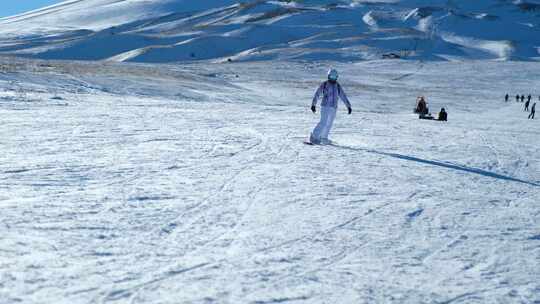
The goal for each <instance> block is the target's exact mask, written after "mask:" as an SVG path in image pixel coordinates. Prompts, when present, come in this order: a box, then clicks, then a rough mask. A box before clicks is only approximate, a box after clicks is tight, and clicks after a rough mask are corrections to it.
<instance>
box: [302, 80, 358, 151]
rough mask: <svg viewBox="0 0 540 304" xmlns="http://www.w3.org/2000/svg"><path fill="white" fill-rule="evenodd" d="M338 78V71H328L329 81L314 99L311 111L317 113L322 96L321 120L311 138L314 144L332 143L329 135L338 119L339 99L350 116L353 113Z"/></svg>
mask: <svg viewBox="0 0 540 304" xmlns="http://www.w3.org/2000/svg"><path fill="white" fill-rule="evenodd" d="M338 77H339V75H338V72H337V70H335V69H331V70H330V71H328V80H327V81H325V82H323V83H322V84H321V85H320V86H319V88H318V89H317V92H315V96H314V97H313V101H312V103H311V111H312V112H313V113H316V112H317V101H318V100H319V97H320V96H321V94H322V102H321V120H320V121H319V123H318V124H317V126H316V127H315V129H314V130H313V132H311V135H310V137H309V141H310V142H311V143H313V144H321V143H323V144H326V143H329V142H330V141H329V140H328V134H329V133H330V129H332V124H333V123H334V119H335V118H336V111H337V107H338V99H341V101H343V103H344V104H345V105H346V106H347V110H348V113H349V115H350V114H351V113H352V107H351V103H350V102H349V99H348V98H347V95H345V91H343V88H342V87H341V85H340V84H339V83H338V82H337V80H338Z"/></svg>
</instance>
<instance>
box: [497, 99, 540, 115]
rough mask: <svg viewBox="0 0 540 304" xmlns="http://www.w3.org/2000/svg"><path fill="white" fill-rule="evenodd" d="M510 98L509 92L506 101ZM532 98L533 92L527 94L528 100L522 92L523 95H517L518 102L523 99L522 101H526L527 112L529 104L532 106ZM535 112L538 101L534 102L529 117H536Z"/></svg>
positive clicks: (524, 109) (525, 109) (525, 108)
mask: <svg viewBox="0 0 540 304" xmlns="http://www.w3.org/2000/svg"><path fill="white" fill-rule="evenodd" d="M509 99H510V96H509V95H508V93H507V94H506V95H505V96H504V101H505V102H508V100H509ZM531 100H532V96H531V94H529V95H528V96H527V101H525V95H523V94H522V95H521V96H520V95H519V94H517V95H516V102H520V101H521V102H524V103H525V105H524V107H523V111H525V112H529V106H530V104H531ZM538 100H540V96H539V97H538ZM535 113H536V102H534V103H533V105H532V107H531V109H530V113H529V117H528V119H534V114H535Z"/></svg>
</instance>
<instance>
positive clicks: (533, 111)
mask: <svg viewBox="0 0 540 304" xmlns="http://www.w3.org/2000/svg"><path fill="white" fill-rule="evenodd" d="M535 112H536V102H535V103H533V106H532V108H531V114H529V119H534V113H535Z"/></svg>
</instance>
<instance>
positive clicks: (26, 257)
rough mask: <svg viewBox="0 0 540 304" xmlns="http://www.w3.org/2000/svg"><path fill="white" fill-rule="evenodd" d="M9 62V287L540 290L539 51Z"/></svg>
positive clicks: (197, 299) (4, 248) (330, 294)
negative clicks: (516, 98)
mask: <svg viewBox="0 0 540 304" xmlns="http://www.w3.org/2000/svg"><path fill="white" fill-rule="evenodd" d="M0 60H1V63H2V65H3V66H4V67H5V68H4V69H3V70H1V71H2V72H1V73H0V119H1V121H0V125H1V127H0V138H2V140H1V141H0V148H1V150H2V152H3V153H2V154H1V155H0V204H1V206H2V213H1V214H0V226H1V227H3V234H2V237H1V238H0V299H1V300H0V302H1V303H16V302H23V303H52V302H54V303H113V302H119V303H288V302H291V303H490V302H504V303H535V302H539V301H540V297H539V295H540V285H539V283H538V282H539V281H540V280H539V278H540V272H539V268H538V265H539V262H540V242H539V240H538V239H539V234H540V230H539V226H538V221H539V217H540V212H539V209H538V208H539V207H538V204H537V201H538V195H539V194H540V173H539V172H540V167H539V164H540V162H539V157H538V155H539V152H540V145H539V144H538V139H539V138H540V129H539V126H538V123H537V121H531V120H527V119H526V116H527V115H526V113H525V112H523V109H522V107H523V104H521V103H519V104H518V103H515V102H509V103H504V101H503V100H502V99H503V95H504V93H506V92H505V90H509V91H508V93H510V95H512V94H514V95H515V94H516V93H520V94H522V93H523V94H528V91H527V90H528V89H529V88H531V87H534V86H537V82H536V80H535V79H538V76H540V75H538V69H537V66H536V64H531V63H515V62H467V63H466V64H465V63H436V62H433V63H426V62H422V63H415V62H400V61H394V62H388V61H372V62H363V63H355V64H343V63H335V64H334V65H335V66H336V67H337V68H338V69H339V70H340V71H341V74H342V83H343V87H344V89H345V90H346V91H347V93H348V95H349V97H350V99H351V100H352V102H353V107H354V112H353V115H351V116H347V115H345V114H344V111H343V109H341V110H340V111H339V114H338V118H337V121H336V126H335V129H334V131H333V133H332V134H333V140H334V141H335V142H334V143H333V144H332V145H328V146H306V145H303V144H302V140H303V139H304V138H305V137H306V136H307V134H308V133H309V131H310V129H311V128H312V127H313V125H314V124H315V123H316V121H317V116H314V115H312V114H311V113H310V112H309V110H308V105H309V103H310V100H311V95H312V94H313V91H314V90H315V88H316V86H317V84H318V83H319V82H320V81H321V79H322V77H324V75H325V70H326V69H327V68H328V66H330V65H331V64H332V63H327V62H322V63H300V62H279V61H277V62H266V63H235V64H212V63H197V64H184V65H134V64H114V63H81V62H69V61H65V62H52V61H51V62H43V61H26V60H22V59H0ZM419 66H421V67H419ZM516 70H519V71H520V74H515V73H514V72H515V71H516ZM403 75H406V76H403ZM510 90H512V91H510ZM531 93H534V92H531ZM537 93H538V92H537ZM537 93H536V94H537ZM417 95H426V96H427V97H428V102H429V103H430V107H431V110H432V112H436V111H437V109H438V108H440V107H443V106H444V107H446V108H447V109H448V111H449V114H450V115H449V122H447V123H440V122H436V121H421V120H418V119H417V118H416V117H415V116H414V115H413V114H411V109H412V107H413V105H414V100H415V97H416V96H417ZM536 98H537V97H536Z"/></svg>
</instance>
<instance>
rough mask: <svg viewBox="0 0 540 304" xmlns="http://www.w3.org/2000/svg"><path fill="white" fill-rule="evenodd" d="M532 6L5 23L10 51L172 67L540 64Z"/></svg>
mask: <svg viewBox="0 0 540 304" xmlns="http://www.w3.org/2000/svg"><path fill="white" fill-rule="evenodd" d="M539 8H540V4H538V3H535V2H532V1H528V2H525V1H503V0H487V1H469V0H461V1H446V0H445V1H443V0H437V1H420V0H393V1H361V0H358V1H354V0H349V1H345V0H335V1H331V0H306V1H290V0H289V1H284V0H282V1H276V0H274V1H264V0H252V1H230V0H219V1H216V0H198V1H188V0H154V1H141V0H124V1H117V0H75V1H67V2H64V3H61V4H58V5H55V6H51V7H48V8H45V9H42V10H37V11H33V12H30V13H26V14H23V15H19V16H14V17H9V18H4V19H0V52H1V53H7V54H17V55H21V56H31V57H37V58H44V59H81V60H113V61H136V62H172V61H191V60H203V59H212V60H218V61H219V60H228V59H231V60H267V59H275V58H279V59H308V60H313V59H318V60H321V59H325V58H331V59H336V60H343V61H350V60H359V59H379V58H382V57H383V56H387V57H388V56H390V57H392V56H394V57H395V55H397V56H399V57H402V58H415V59H431V60H441V59H443V60H446V59H456V58H459V59H517V60H537V59H538V58H539V57H540V56H539V48H540V30H539V29H540V17H539V16H540V9H539Z"/></svg>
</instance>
